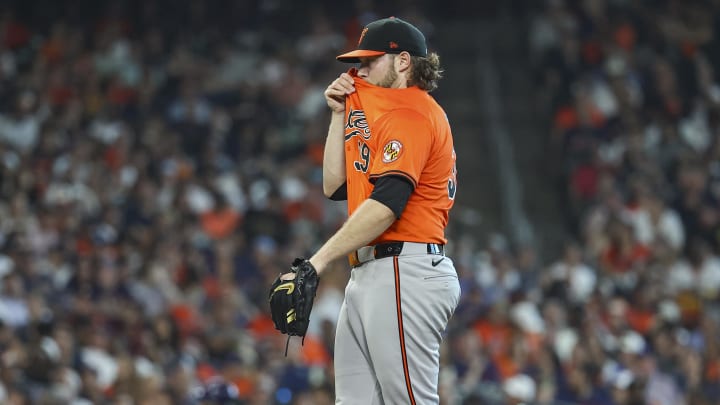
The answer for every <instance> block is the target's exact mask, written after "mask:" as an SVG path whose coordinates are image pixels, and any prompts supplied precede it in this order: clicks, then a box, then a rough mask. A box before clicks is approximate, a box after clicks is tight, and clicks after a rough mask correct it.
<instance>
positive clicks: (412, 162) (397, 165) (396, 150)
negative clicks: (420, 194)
mask: <svg viewBox="0 0 720 405" xmlns="http://www.w3.org/2000/svg"><path fill="white" fill-rule="evenodd" d="M431 128H432V127H431V125H430V121H429V120H428V119H427V118H426V117H425V116H423V115H422V114H420V113H418V112H416V111H413V110H393V111H391V112H389V113H387V114H385V115H383V116H382V117H380V118H379V119H378V121H377V122H376V126H375V128H373V135H374V136H376V137H377V138H376V142H377V144H376V147H377V149H376V151H377V152H376V153H377V155H376V157H375V158H374V159H373V163H372V166H371V168H370V171H369V180H370V181H371V182H374V181H375V180H377V179H378V178H380V177H383V176H386V175H396V176H402V177H405V178H406V179H407V180H408V181H410V183H412V185H413V188H414V187H417V183H418V180H419V179H420V174H421V173H422V171H423V168H424V167H425V163H426V162H427V160H428V157H429V156H430V149H431V147H432V142H433V140H432V132H431Z"/></svg>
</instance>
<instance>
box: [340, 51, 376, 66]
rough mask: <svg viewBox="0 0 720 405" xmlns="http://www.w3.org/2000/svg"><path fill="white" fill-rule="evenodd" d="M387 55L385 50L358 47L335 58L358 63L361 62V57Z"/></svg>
mask: <svg viewBox="0 0 720 405" xmlns="http://www.w3.org/2000/svg"><path fill="white" fill-rule="evenodd" d="M382 55H385V52H383V51H369V50H367V49H356V50H354V51H350V52H348V53H344V54H342V55H338V56H337V57H335V59H337V60H339V61H340V62H347V63H357V62H360V59H359V58H367V57H371V56H382Z"/></svg>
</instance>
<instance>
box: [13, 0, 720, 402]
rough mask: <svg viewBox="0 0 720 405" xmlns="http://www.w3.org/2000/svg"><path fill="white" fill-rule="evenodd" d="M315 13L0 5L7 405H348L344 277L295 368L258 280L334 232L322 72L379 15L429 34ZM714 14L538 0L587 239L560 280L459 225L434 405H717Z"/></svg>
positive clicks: (330, 281)
mask: <svg viewBox="0 0 720 405" xmlns="http://www.w3.org/2000/svg"><path fill="white" fill-rule="evenodd" d="M25 3H27V4H25ZM30 3H33V4H30ZM301 3H302V2H291V1H287V2H284V1H271V0H270V1H254V0H243V1H230V0H225V1H217V2H204V1H200V0H196V1H186V2H171V1H167V0H146V1H125V2H109V3H105V2H93V1H85V0H69V1H64V2H54V1H50V0H47V1H35V2H21V1H14V2H7V3H3V4H2V5H0V402H1V403H4V404H5V403H6V404H31V403H32V404H44V405H54V404H75V405H85V404H117V405H121V404H122V405H131V404H133V405H141V404H142V405H145V404H160V405H162V404H180V405H183V404H185V405H196V404H221V403H226V404H232V403H235V404H254V405H260V404H313V405H323V404H330V403H333V396H332V393H333V387H332V384H333V369H332V358H333V339H334V327H335V322H336V318H337V313H338V311H339V308H340V304H341V302H342V299H343V290H344V285H345V282H346V281H347V278H348V275H349V273H348V265H347V264H346V263H343V262H339V263H336V264H335V266H336V269H334V270H332V271H330V272H328V275H327V276H326V277H324V278H323V281H322V283H321V284H320V291H319V293H318V298H317V300H316V303H315V307H314V310H313V318H312V322H311V325H310V329H309V335H308V337H307V338H306V339H305V340H304V344H303V345H302V346H301V342H300V340H299V339H295V340H291V341H290V348H289V350H288V354H287V357H284V349H285V343H286V340H285V337H284V336H282V335H280V334H279V333H277V332H276V331H275V330H274V328H273V325H272V321H271V320H270V318H269V314H268V307H267V290H268V286H269V285H270V284H271V282H272V280H273V279H274V278H275V277H276V276H277V275H278V274H279V273H281V272H283V271H285V270H286V269H287V266H288V264H289V263H291V262H292V259H293V258H294V257H296V256H304V255H307V254H309V253H311V252H312V251H314V249H316V248H317V247H318V246H319V244H321V243H322V242H324V240H325V239H326V238H327V237H328V236H329V235H331V234H332V232H334V231H335V230H336V229H337V228H338V227H339V226H340V224H341V223H342V222H343V220H344V218H345V206H344V205H343V204H342V203H337V202H332V201H328V200H327V199H325V198H324V197H323V195H322V184H321V175H322V173H321V163H322V150H323V144H324V139H325V134H326V130H327V123H328V122H329V116H328V112H327V108H326V105H325V101H324V98H323V91H324V89H325V87H326V86H327V84H328V83H329V82H330V81H332V80H333V79H334V78H335V77H336V76H337V75H338V74H339V73H340V72H342V71H343V70H344V69H346V68H347V66H345V65H342V64H339V63H335V62H334V56H335V55H336V54H338V53H339V52H341V51H343V50H345V49H348V48H349V47H352V46H354V45H355V42H356V39H357V35H358V33H359V32H360V29H361V27H362V26H363V25H364V24H366V23H367V22H369V21H372V20H374V19H376V18H381V17H385V16H386V14H388V13H392V14H394V15H397V16H400V17H403V18H405V19H407V20H408V21H411V22H413V23H415V24H416V25H418V26H420V27H421V28H422V29H423V31H425V32H426V34H427V35H428V37H429V39H430V41H431V43H432V39H433V36H432V33H433V29H438V28H437V27H434V26H433V25H432V24H431V23H430V22H429V20H430V19H429V18H428V15H431V12H430V11H428V10H429V9H427V8H423V7H420V6H419V4H420V5H422V4H425V3H423V2H414V1H410V0H406V1H397V2H383V5H382V6H380V5H379V4H375V3H374V2H372V1H364V0H357V1H353V2H350V3H349V4H339V3H338V2H330V1H316V2H312V3H311V4H312V6H308V5H304V4H301ZM514 3H518V4H522V2H517V1H516V2H514ZM526 3H532V2H526ZM718 3H720V2H717V1H695V0H693V1H686V0H683V1H623V0H583V1H578V2H574V1H569V0H568V1H562V0H548V1H545V2H543V6H541V7H540V6H538V5H537V4H534V3H533V7H532V8H533V9H534V10H535V12H533V13H532V17H533V18H532V23H531V25H530V27H529V44H530V47H531V50H532V57H533V61H534V64H533V65H534V66H533V68H534V73H535V74H536V77H537V86H538V88H540V89H542V91H538V92H537V94H541V95H542V97H545V98H544V99H541V100H538V101H539V104H540V105H542V106H547V107H548V108H549V109H548V110H547V111H546V113H547V114H548V115H549V116H551V117H552V118H553V120H552V122H551V124H552V128H549V129H548V131H551V132H552V137H553V148H554V149H553V151H554V152H553V153H555V154H556V155H557V157H559V159H554V161H557V162H561V163H562V166H561V167H559V168H558V170H559V172H560V173H561V174H562V176H561V178H560V181H559V183H560V184H562V188H561V192H562V193H564V195H566V197H567V209H566V212H567V213H568V219H569V221H568V224H567V225H568V227H569V228H570V229H571V230H572V233H573V234H574V235H575V236H576V238H574V239H573V240H570V241H568V243H567V245H566V247H565V250H564V252H563V254H562V256H561V257H558V258H555V259H554V260H550V261H549V262H547V263H545V262H543V260H542V259H541V258H542V257H544V255H543V254H542V253H543V252H538V251H536V250H535V248H534V247H533V246H514V245H513V244H512V243H511V242H510V241H508V240H507V239H506V238H504V237H503V236H502V235H500V234H497V235H493V236H492V237H490V238H489V239H488V240H487V241H483V240H479V239H478V238H477V236H476V235H474V234H473V233H471V232H469V231H468V229H467V228H465V227H463V225H462V224H459V223H457V222H452V223H451V227H450V239H451V243H450V245H449V246H448V248H449V251H450V254H451V256H452V257H453V259H454V260H455V263H456V267H457V269H458V275H459V277H460V280H461V285H462V290H463V296H462V299H461V303H460V306H459V308H458V309H457V311H456V313H455V316H454V318H453V320H452V321H451V324H450V325H449V327H448V331H447V334H446V338H445V340H444V343H443V346H442V363H443V364H442V366H441V372H440V385H441V397H442V402H443V404H447V405H456V404H467V405H471V404H480V403H483V404H490V403H498V404H500V403H502V404H517V403H521V402H525V403H539V404H587V405H640V404H645V403H648V404H653V405H683V404H687V405H712V404H716V403H720V340H719V339H718V337H717V336H718V334H719V333H720V259H719V258H718V256H717V254H718V252H719V250H718V248H719V247H720V246H719V245H718V244H719V242H720V239H719V238H718V236H720V234H718V229H719V228H718V224H720V211H719V210H718V198H719V197H720V194H718V193H720V188H719V186H720V183H719V181H720V166H719V165H718V163H719V162H720V161H719V160H718V158H720V141H718V136H717V131H718V130H720V86H719V85H718V84H716V82H715V74H714V72H715V71H720V48H718V47H719V46H720V19H718V18H717V17H716V15H720V14H719V13H718V11H720V4H718ZM440 53H441V56H442V52H440ZM441 86H442V82H441ZM448 96H451V95H448ZM455 136H462V135H461V134H456V135H455ZM462 178H463V177H462V173H460V181H461V183H462ZM552 191H554V190H551V192H552ZM455 221H457V220H455Z"/></svg>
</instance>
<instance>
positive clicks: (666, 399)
mask: <svg viewBox="0 0 720 405" xmlns="http://www.w3.org/2000/svg"><path fill="white" fill-rule="evenodd" d="M719 12H720V2H718V1H710V0H708V1H705V0H687V1H686V0H683V1H676V0H662V1H624V0H583V1H577V2H573V1H563V0H549V1H545V2H543V6H542V7H540V8H539V9H538V10H537V12H536V13H534V14H533V16H532V20H531V21H532V22H531V24H530V27H529V35H528V40H529V46H530V50H531V58H532V61H533V67H534V74H535V77H536V85H537V87H538V89H540V90H541V91H538V94H541V96H539V99H538V105H540V106H541V108H543V113H544V114H545V115H546V116H548V117H549V118H550V119H549V124H550V132H551V135H550V137H551V148H550V152H549V153H551V154H552V156H554V157H556V159H552V161H554V162H558V165H557V167H556V169H557V172H558V173H559V177H558V184H559V188H558V190H559V192H560V193H562V194H563V196H564V201H565V202H566V206H565V207H564V212H566V213H567V219H568V223H567V224H565V225H566V226H567V227H568V228H569V229H570V230H571V231H572V234H573V235H574V236H575V239H574V240H572V241H569V242H568V244H567V247H566V250H565V253H564V255H563V257H562V258H560V259H559V260H557V262H556V263H554V264H552V265H550V266H549V267H546V268H544V269H543V271H542V272H541V275H540V276H539V278H538V279H539V280H540V281H539V284H538V287H539V294H540V297H542V298H541V299H540V300H539V301H538V299H537V298H535V299H533V297H532V296H531V297H530V301H531V302H532V303H533V304H531V306H532V311H529V312H532V313H533V316H532V317H528V320H529V319H535V318H537V322H529V321H528V323H527V327H526V329H528V327H530V326H531V325H535V326H536V330H535V331H532V330H531V331H529V332H528V331H526V343H525V345H524V346H522V347H523V349H522V350H529V351H530V356H537V358H536V359H535V361H534V362H531V363H534V364H533V367H531V368H532V369H533V370H534V371H531V372H529V373H528V374H529V375H530V376H531V377H532V378H533V380H534V382H535V383H536V384H537V385H536V387H537V391H536V398H535V399H536V400H538V401H539V402H541V403H542V402H543V401H547V400H548V398H549V397H553V396H554V398H555V400H559V401H571V402H577V403H582V404H603V405H615V404H618V405H625V404H661V405H675V404H677V405H682V404H688V405H709V404H717V403H720V339H718V332H719V331H720V330H719V329H720V328H719V327H720V257H719V256H718V254H719V253H720V206H719V205H718V202H719V198H720V170H719V168H720V166H718V165H719V164H720V137H719V136H718V135H720V75H719V74H718V72H720V18H719V17H718V16H719V15H720V13H719ZM529 291H532V290H525V291H524V293H527V292H529ZM525 299H527V298H525ZM503 312H504V311H498V313H499V314H502V313H503ZM538 315H539V316H538ZM535 333H539V334H540V335H541V338H540V343H539V344H540V345H544V346H545V347H546V348H552V349H554V351H553V352H552V359H547V358H546V356H547V355H548V354H547V352H546V351H539V352H538V351H536V350H535V349H534V347H533V342H534V340H533V339H529V338H530V337H532V336H533V335H534V334H535ZM483 344H485V343H484V342H483ZM548 345H549V346H548ZM517 350H521V349H519V348H518V349H517ZM520 356H521V357H522V358H524V359H527V355H520Z"/></svg>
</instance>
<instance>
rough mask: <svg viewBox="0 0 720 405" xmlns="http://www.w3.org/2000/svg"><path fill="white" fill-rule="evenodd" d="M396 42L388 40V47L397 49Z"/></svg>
mask: <svg viewBox="0 0 720 405" xmlns="http://www.w3.org/2000/svg"><path fill="white" fill-rule="evenodd" d="M397 47H398V44H397V42H393V41H390V49H397Z"/></svg>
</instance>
